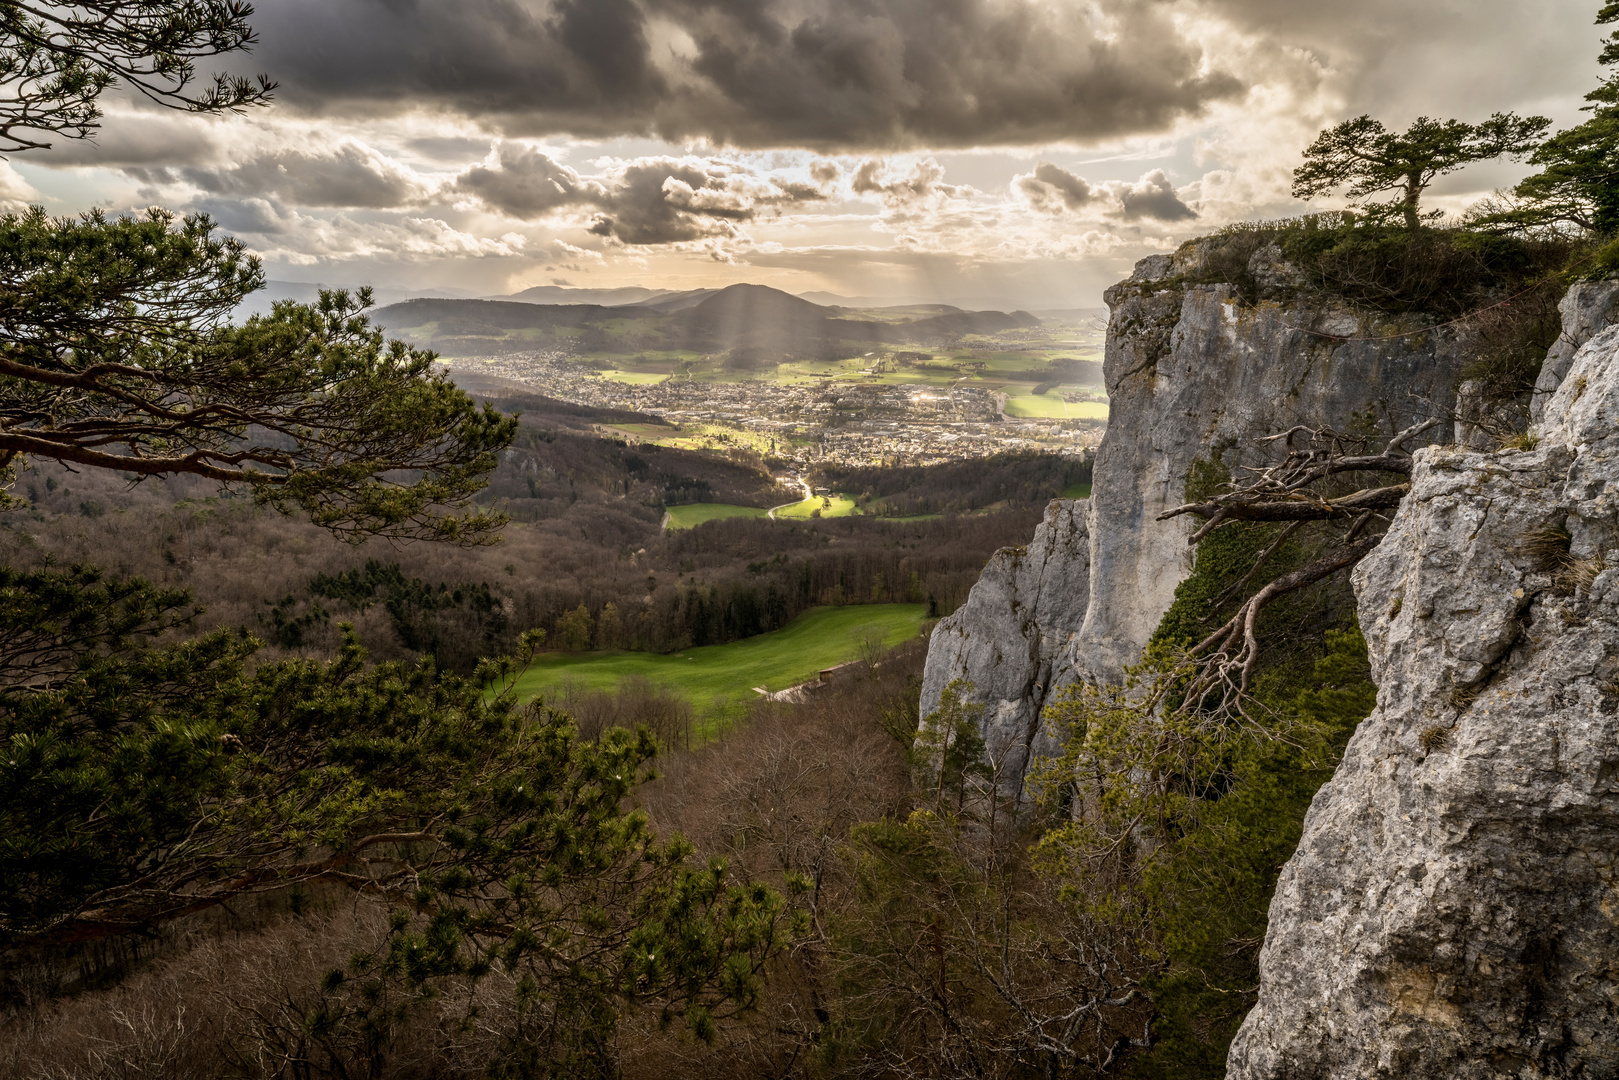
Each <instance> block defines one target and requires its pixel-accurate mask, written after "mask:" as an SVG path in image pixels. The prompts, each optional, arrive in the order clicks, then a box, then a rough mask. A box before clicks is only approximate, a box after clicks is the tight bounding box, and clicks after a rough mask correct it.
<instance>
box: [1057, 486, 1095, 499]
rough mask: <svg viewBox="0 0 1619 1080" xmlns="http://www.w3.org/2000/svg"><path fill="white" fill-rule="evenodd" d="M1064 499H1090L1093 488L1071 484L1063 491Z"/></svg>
mask: <svg viewBox="0 0 1619 1080" xmlns="http://www.w3.org/2000/svg"><path fill="white" fill-rule="evenodd" d="M1062 497H1063V498H1065V499H1088V498H1090V497H1091V486H1090V485H1089V484H1071V485H1069V486H1068V487H1065V488H1063V489H1062Z"/></svg>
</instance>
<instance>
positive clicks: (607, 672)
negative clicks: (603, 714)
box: [517, 604, 928, 716]
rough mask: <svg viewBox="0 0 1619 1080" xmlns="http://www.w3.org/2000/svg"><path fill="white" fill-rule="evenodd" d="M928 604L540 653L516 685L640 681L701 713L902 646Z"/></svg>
mask: <svg viewBox="0 0 1619 1080" xmlns="http://www.w3.org/2000/svg"><path fill="white" fill-rule="evenodd" d="M927 610H928V609H927V605H925V604H869V605H857V606H851V607H825V608H815V609H814V610H812V611H808V612H805V613H804V614H803V615H800V616H799V617H798V618H796V619H794V620H793V621H792V622H791V623H789V624H788V625H787V626H785V627H784V628H782V629H780V630H777V631H775V632H773V633H769V634H760V635H759V636H758V637H751V638H745V639H743V640H741V641H733V642H731V643H730V644H729V645H709V646H705V647H703V648H700V649H685V650H683V651H681V652H678V653H673V654H671V655H668V656H659V655H656V654H654V653H637V652H610V653H542V654H541V655H540V656H538V657H536V658H535V661H534V663H533V665H532V666H531V667H530V668H529V669H528V671H527V672H526V673H525V674H524V675H523V676H522V678H521V679H519V680H518V684H517V690H518V693H519V695H520V696H521V697H522V698H523V699H525V700H526V699H529V698H534V697H544V696H545V693H546V691H547V690H550V689H552V688H554V687H556V686H558V685H559V684H561V683H562V682H564V681H566V680H571V681H572V682H573V683H574V684H575V685H576V686H580V687H582V688H585V689H588V690H612V689H613V688H614V687H616V686H617V685H618V683H619V682H620V680H623V679H626V678H631V677H634V676H641V677H643V678H646V679H649V680H651V682H652V683H653V684H654V685H657V686H664V687H668V688H669V689H671V690H675V691H678V692H679V693H681V694H683V695H685V696H686V698H688V699H689V700H690V701H691V703H692V706H693V708H695V709H696V710H697V712H698V715H699V716H701V715H704V714H706V713H710V712H712V710H713V709H714V707H715V706H716V705H717V704H722V703H729V704H732V705H738V704H745V703H746V702H748V701H750V700H752V699H753V698H755V697H757V696H758V695H756V694H755V693H754V692H753V688H754V687H756V686H762V687H764V688H765V689H767V690H785V689H787V688H788V687H789V686H797V685H798V684H799V683H803V682H808V681H810V680H811V679H813V678H815V676H816V674H817V673H818V672H820V671H821V670H822V669H824V668H829V667H835V666H837V665H838V664H842V663H847V662H848V661H850V660H854V659H857V658H858V657H859V656H860V650H861V647H862V644H863V642H865V641H866V640H867V639H868V638H873V637H876V636H877V635H879V634H880V635H881V636H882V641H883V644H884V646H888V647H891V646H894V645H899V644H901V643H903V642H905V641H907V640H909V639H910V638H913V637H915V636H916V635H918V634H920V633H921V632H922V624H923V622H924V621H925V620H926V618H927Z"/></svg>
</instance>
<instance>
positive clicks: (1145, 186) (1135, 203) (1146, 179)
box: [1112, 169, 1197, 221]
mask: <svg viewBox="0 0 1619 1080" xmlns="http://www.w3.org/2000/svg"><path fill="white" fill-rule="evenodd" d="M1112 190H1113V191H1114V192H1115V193H1116V194H1117V196H1118V199H1119V203H1120V205H1121V206H1122V208H1123V210H1122V213H1121V214H1120V215H1119V216H1120V217H1122V218H1124V220H1126V221H1140V220H1141V219H1142V218H1152V219H1153V220H1154V221H1190V220H1192V219H1193V218H1195V217H1197V214H1196V213H1194V212H1193V211H1192V208H1191V207H1189V206H1187V205H1186V204H1185V203H1183V202H1181V200H1180V196H1179V195H1176V194H1175V185H1174V184H1171V183H1170V182H1169V177H1168V176H1165V175H1164V170H1162V169H1154V170H1153V171H1152V172H1150V173H1148V174H1147V175H1146V176H1143V177H1142V178H1141V179H1140V180H1139V181H1137V182H1136V183H1134V184H1119V185H1115V186H1112Z"/></svg>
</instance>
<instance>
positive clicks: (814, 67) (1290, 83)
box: [0, 0, 1603, 309]
mask: <svg viewBox="0 0 1619 1080" xmlns="http://www.w3.org/2000/svg"><path fill="white" fill-rule="evenodd" d="M255 6H256V8H257V10H256V12H255V15H254V17H253V20H252V22H253V24H254V26H255V29H256V30H257V33H258V42H257V44H256V45H255V47H254V49H253V51H252V53H251V54H250V55H247V56H238V57H231V58H228V59H226V58H222V59H221V60H220V62H219V63H218V64H216V65H215V66H216V67H218V68H220V69H223V70H230V71H236V72H242V73H249V74H257V73H260V72H262V73H265V74H267V75H269V76H270V77H271V78H272V79H274V80H276V81H277V82H278V83H279V89H278V90H277V92H276V95H275V102H274V104H273V105H272V106H270V107H268V108H263V109H254V110H251V111H249V112H248V113H246V114H245V115H235V116H228V117H219V118H212V117H200V116H196V115H188V114H183V113H175V112H167V111H163V110H159V109H156V108H155V107H152V106H149V105H144V104H141V103H138V102H136V101H134V100H131V99H130V98H129V97H128V96H121V95H119V94H116V93H114V94H112V95H109V96H108V97H107V98H106V99H105V102H104V104H105V108H106V117H105V119H104V122H103V127H102V129H101V131H100V132H99V134H98V135H97V137H96V138H95V139H94V140H93V141H91V142H75V141H72V140H58V141H57V142H56V144H55V145H54V146H52V147H51V148H50V149H48V150H42V151H31V152H26V153H19V154H14V155H12V156H11V157H10V158H9V159H8V160H7V161H5V162H0V202H3V203H5V204H8V205H10V206H12V207H17V206H21V205H23V204H27V203H35V204H40V205H43V206H45V207H46V208H47V209H48V210H50V211H51V212H53V213H60V214H68V213H77V212H81V211H84V210H87V209H90V208H92V207H98V208H103V209H107V210H111V211H114V212H124V211H134V210H138V209H140V208H144V207H148V206H154V205H155V206H165V207H169V208H172V209H175V210H179V211H184V212H198V211H201V212H206V213H207V214H209V215H211V216H212V217H213V219H214V220H215V221H217V222H218V223H219V225H220V226H221V227H222V229H224V230H225V231H227V232H229V233H231V234H233V235H235V236H238V237H240V238H241V239H242V240H243V241H244V242H245V243H246V244H247V245H248V247H249V248H250V249H251V250H252V251H254V252H255V253H256V254H258V255H259V256H260V257H261V258H262V259H263V261H264V264H265V269H266V273H267V275H268V276H269V277H270V278H272V279H277V280H284V281H297V282H318V283H322V284H327V285H357V284H373V285H377V286H382V287H389V288H405V289H415V290H423V291H439V292H442V293H443V294H446V295H450V294H465V295H484V296H488V295H504V294H509V293H514V292H517V291H520V290H522V289H524V288H528V287H531V286H536V285H564V286H574V287H582V288H610V287H616V286H628V285H637V286H643V287H648V288H656V289H692V288H711V287H717V286H723V285H727V284H732V283H735V282H739V281H747V282H755V283H758V284H764V285H772V286H775V287H777V288H780V289H785V290H787V291H789V292H794V293H804V292H825V293H832V294H836V295H840V296H846V297H853V298H861V299H875V300H885V301H890V302H914V301H917V300H925V301H937V302H952V301H955V302H963V303H964V304H965V305H966V306H974V307H1011V306H1016V307H1023V308H1029V309H1043V308H1075V307H1096V306H1099V305H1100V304H1101V294H1102V290H1103V289H1104V288H1106V287H1107V285H1109V284H1111V283H1112V282H1114V281H1117V280H1119V279H1120V278H1122V277H1124V276H1126V275H1128V273H1129V270H1130V267H1131V266H1132V265H1133V264H1134V262H1135V261H1136V260H1138V259H1140V258H1143V257H1145V256H1146V255H1149V254H1152V253H1154V252H1160V251H1168V250H1172V249H1173V248H1174V247H1175V246H1176V245H1178V244H1180V243H1182V242H1184V241H1185V240H1187V239H1190V238H1191V237H1194V236H1197V235H1200V234H1203V233H1207V232H1210V231H1212V230H1215V229H1218V228H1220V227H1222V226H1224V225H1227V224H1229V223H1231V222H1234V221H1243V220H1252V219H1259V218H1276V217H1285V216H1291V215H1295V214H1298V213H1303V212H1308V211H1309V210H1311V209H1329V208H1333V207H1334V206H1335V205H1338V204H1335V203H1333V202H1332V200H1330V199H1327V200H1322V201H1320V202H1318V203H1317V204H1315V205H1314V206H1305V205H1304V204H1302V203H1299V202H1297V201H1295V200H1293V199H1292V198H1291V197H1290V195H1289V188H1290V179H1291V172H1292V170H1293V169H1294V168H1295V167H1296V166H1297V165H1298V164H1299V162H1300V159H1301V154H1302V152H1303V150H1304V148H1305V147H1306V146H1307V145H1308V144H1309V143H1310V141H1311V140H1312V139H1313V138H1314V136H1315V134H1316V133H1317V132H1318V131H1319V130H1320V129H1322V128H1323V127H1326V126H1329V125H1331V124H1334V123H1336V122H1338V121H1340V120H1344V119H1347V118H1350V117H1353V116H1358V115H1361V114H1363V113H1368V114H1371V115H1373V116H1375V117H1377V118H1379V119H1380V120H1383V121H1384V122H1385V123H1387V124H1389V125H1390V126H1400V127H1403V126H1404V125H1405V124H1407V123H1409V122H1410V121H1411V120H1413V119H1415V118H1416V117H1418V116H1421V115H1428V116H1436V117H1456V118H1459V119H1463V120H1470V121H1478V120H1482V119H1484V118H1485V117H1487V116H1488V115H1490V114H1491V113H1494V112H1498V111H1515V112H1518V113H1520V114H1531V113H1533V114H1542V115H1546V116H1549V117H1551V118H1552V119H1553V120H1554V121H1555V122H1556V124H1557V126H1558V127H1565V126H1570V125H1572V124H1574V123H1577V122H1579V120H1580V118H1581V114H1580V112H1579V109H1580V106H1581V105H1582V104H1583V101H1582V98H1583V95H1584V94H1585V93H1586V92H1587V91H1588V90H1590V89H1591V88H1592V87H1593V86H1595V85H1596V83H1597V81H1598V78H1599V72H1600V69H1599V67H1598V65H1597V63H1596V54H1597V52H1598V51H1599V48H1600V41H1601V38H1602V36H1603V29H1602V28H1599V27H1596V26H1593V25H1592V20H1593V18H1594V15H1595V11H1596V8H1597V7H1598V6H1599V5H1598V4H1597V3H1596V2H1595V0H259V2H258V3H257V4H256V5H255ZM1527 171H1528V169H1527V167H1526V166H1525V165H1523V164H1522V163H1521V162H1514V161H1510V160H1507V161H1501V162H1496V163H1489V164H1485V165H1478V166H1474V167H1471V168H1469V169H1467V170H1465V171H1463V172H1461V173H1457V174H1454V175H1452V176H1449V177H1446V178H1444V179H1443V180H1441V181H1440V182H1439V183H1438V184H1437V185H1436V186H1435V187H1434V188H1433V189H1432V195H1431V198H1430V204H1431V205H1433V206H1437V207H1441V208H1444V209H1446V210H1450V211H1454V212H1460V211H1462V210H1464V209H1465V208H1466V207H1467V206H1468V205H1470V204H1471V203H1473V202H1475V201H1477V200H1478V199H1479V198H1481V197H1484V196H1485V195H1487V194H1488V193H1489V192H1490V191H1491V190H1493V189H1496V188H1499V187H1502V186H1510V185H1511V184H1512V183H1513V182H1515V181H1516V180H1517V179H1518V178H1519V177H1521V176H1522V175H1524V174H1525V173H1526V172H1527Z"/></svg>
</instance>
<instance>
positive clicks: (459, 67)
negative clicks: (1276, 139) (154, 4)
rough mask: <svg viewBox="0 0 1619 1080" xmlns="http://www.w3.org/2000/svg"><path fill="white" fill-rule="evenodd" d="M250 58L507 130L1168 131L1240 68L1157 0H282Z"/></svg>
mask: <svg viewBox="0 0 1619 1080" xmlns="http://www.w3.org/2000/svg"><path fill="white" fill-rule="evenodd" d="M255 24H256V26H257V28H258V29H259V32H260V35H261V38H262V44H261V46H260V47H259V49H258V51H257V52H256V53H255V55H254V57H253V65H254V66H255V67H260V66H262V67H263V68H264V69H265V70H267V71H269V72H271V73H272V74H273V75H274V76H275V77H277V78H279V79H281V80H282V83H283V90H282V93H281V97H282V101H283V102H285V103H287V104H290V105H293V106H295V107H297V108H299V109H300V110H304V111H307V112H317V113H318V112H333V111H338V110H341V111H342V112H344V113H345V114H347V115H355V114H356V113H357V112H368V113H371V114H391V113H398V112H403V111H409V110H412V109H420V108H430V109H434V110H449V111H452V112H456V113H460V114H462V115H465V116H471V117H476V118H478V120H479V121H480V122H484V123H489V124H491V125H494V126H496V127H498V128H499V129H500V130H502V131H504V132H505V134H507V135H508V136H518V137H541V136H547V135H553V134H568V135H575V136H581V137H604V136H650V137H657V138H662V139H665V140H669V141H673V142H682V141H687V140H692V139H706V140H709V141H711V142H714V143H718V144H725V145H733V146H738V147H785V146H801V147H813V148H819V149H823V150H851V149H853V150H859V149H884V150H893V149H902V148H906V147H919V146H930V147H946V146H960V147H965V146H980V145H991V144H994V145H1011V144H1031V143H1038V142H1048V141H1052V140H1096V139H1103V138H1109V137H1114V136H1119V135H1126V134H1132V133H1137V132H1141V131H1149V130H1164V129H1167V128H1168V127H1170V126H1171V125H1173V124H1174V123H1175V122H1176V121H1177V120H1179V119H1181V118H1183V117H1186V116H1191V115H1196V114H1198V113H1200V112H1201V111H1202V110H1203V109H1204V108H1205V107H1206V106H1207V105H1208V104H1209V103H1210V102H1212V101H1217V100H1221V99H1227V98H1231V97H1233V96H1235V95H1239V94H1240V93H1241V92H1242V91H1243V89H1244V85H1243V83H1242V82H1241V80H1239V79H1238V78H1237V77H1236V76H1235V75H1233V74H1231V73H1230V72H1228V71H1225V70H1222V69H1221V68H1220V67H1219V65H1217V64H1214V63H1211V62H1210V61H1209V58H1208V57H1207V56H1206V55H1205V54H1204V52H1203V50H1202V49H1201V48H1200V47H1199V46H1198V44H1197V43H1196V42H1195V41H1193V40H1192V39H1191V38H1190V37H1189V36H1188V35H1187V33H1186V32H1185V31H1184V29H1183V28H1182V26H1181V24H1180V23H1179V22H1178V21H1177V20H1176V19H1175V18H1174V17H1173V12H1172V11H1170V10H1169V5H1166V4H1163V3H1159V2H1155V0H1094V2H1092V3H1085V4H1069V3H1062V4H1052V3H1035V2H1030V0H798V2H795V3H789V2H786V0H346V2H344V3H341V4H334V3H331V2H330V0H282V2H280V3H277V4H274V5H265V6H264V7H262V8H261V9H260V11H259V13H258V14H257V15H256V16H255Z"/></svg>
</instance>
